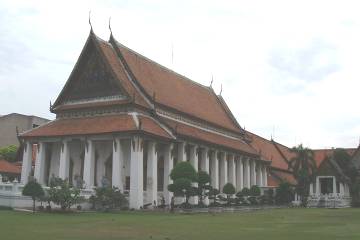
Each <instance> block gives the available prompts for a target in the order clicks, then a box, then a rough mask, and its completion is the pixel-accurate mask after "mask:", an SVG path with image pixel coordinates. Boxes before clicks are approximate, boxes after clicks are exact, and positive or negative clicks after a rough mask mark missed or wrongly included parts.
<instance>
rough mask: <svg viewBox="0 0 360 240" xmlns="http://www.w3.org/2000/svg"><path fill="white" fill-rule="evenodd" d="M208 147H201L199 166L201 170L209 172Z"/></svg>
mask: <svg viewBox="0 0 360 240" xmlns="http://www.w3.org/2000/svg"><path fill="white" fill-rule="evenodd" d="M208 151H209V149H208V148H207V147H204V148H202V150H201V162H200V168H201V171H205V172H207V173H209V154H208Z"/></svg>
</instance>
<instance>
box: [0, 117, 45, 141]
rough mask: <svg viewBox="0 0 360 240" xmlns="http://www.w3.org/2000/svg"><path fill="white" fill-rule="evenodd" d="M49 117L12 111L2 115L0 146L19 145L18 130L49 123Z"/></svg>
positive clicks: (21, 130)
mask: <svg viewBox="0 0 360 240" xmlns="http://www.w3.org/2000/svg"><path fill="white" fill-rule="evenodd" d="M48 121H50V120H48V119H46V118H41V117H37V116H32V115H24V114H19V113H10V114H7V115H2V116H0V148H1V147H6V146H9V145H16V146H19V141H18V138H17V131H18V132H24V131H27V130H30V129H32V128H36V127H39V126H41V125H43V124H45V123H47V122H48Z"/></svg>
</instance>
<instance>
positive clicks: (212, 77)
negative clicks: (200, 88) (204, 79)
mask: <svg viewBox="0 0 360 240" xmlns="http://www.w3.org/2000/svg"><path fill="white" fill-rule="evenodd" d="M213 82H214V75H212V74H211V82H210V87H211V88H212V84H213Z"/></svg>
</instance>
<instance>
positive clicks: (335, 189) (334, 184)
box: [333, 177, 337, 194]
mask: <svg viewBox="0 0 360 240" xmlns="http://www.w3.org/2000/svg"><path fill="white" fill-rule="evenodd" d="M336 193H337V188H336V177H333V194H336Z"/></svg>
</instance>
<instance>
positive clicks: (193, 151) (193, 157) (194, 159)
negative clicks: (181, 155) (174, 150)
mask: <svg viewBox="0 0 360 240" xmlns="http://www.w3.org/2000/svg"><path fill="white" fill-rule="evenodd" d="M197 149H198V147H197V146H196V145H192V146H190V163H191V165H192V166H193V167H194V168H195V170H196V171H198V162H199V158H198V154H197Z"/></svg>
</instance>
